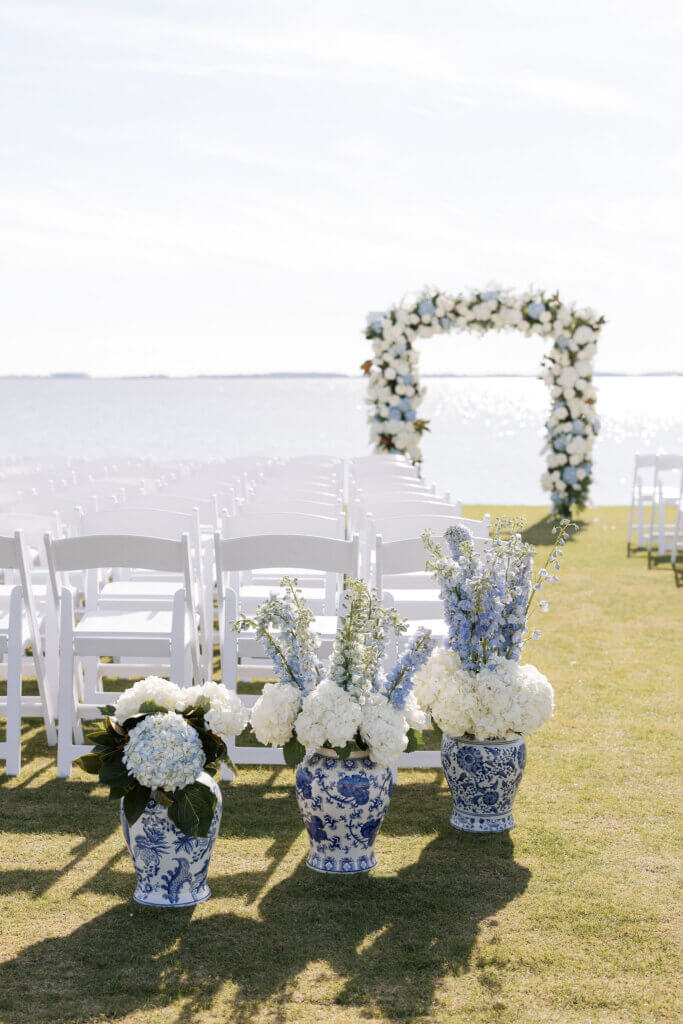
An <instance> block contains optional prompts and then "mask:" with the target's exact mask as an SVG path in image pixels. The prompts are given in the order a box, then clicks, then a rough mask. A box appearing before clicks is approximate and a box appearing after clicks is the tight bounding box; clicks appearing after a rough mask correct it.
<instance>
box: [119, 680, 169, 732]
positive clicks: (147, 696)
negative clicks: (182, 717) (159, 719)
mask: <svg viewBox="0 0 683 1024" xmlns="http://www.w3.org/2000/svg"><path fill="white" fill-rule="evenodd" d="M147 701H154V703H155V704H158V705H159V706H160V707H162V708H168V709H169V711H181V710H182V708H184V707H185V698H184V696H183V691H182V690H181V688H180V687H179V686H176V684H175V683H171V682H170V681H169V680H168V679H161V678H160V677H159V676H148V677H147V678H146V679H140V680H138V682H137V683H134V684H133V685H132V686H131V687H129V688H128V689H127V690H125V691H124V692H123V693H122V694H121V696H120V697H119V698H118V699H117V701H116V703H115V705H114V707H115V708H116V710H115V712H114V715H113V717H114V718H115V719H116V721H117V722H119V723H123V722H125V721H126V719H127V718H131V716H132V715H137V714H138V712H139V710H140V707H141V705H142V704H145V703H147Z"/></svg>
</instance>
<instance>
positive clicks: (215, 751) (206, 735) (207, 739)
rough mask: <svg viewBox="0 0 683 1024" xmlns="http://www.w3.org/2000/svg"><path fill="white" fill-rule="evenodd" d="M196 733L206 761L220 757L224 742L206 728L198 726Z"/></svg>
mask: <svg viewBox="0 0 683 1024" xmlns="http://www.w3.org/2000/svg"><path fill="white" fill-rule="evenodd" d="M197 735H198V736H199V739H200V740H201V744H202V750H203V751H204V757H205V758H206V760H207V761H217V760H220V757H221V748H223V749H225V744H224V743H223V741H222V740H220V739H219V738H218V736H214V734H213V733H211V732H209V731H208V729H203V728H198V729H197Z"/></svg>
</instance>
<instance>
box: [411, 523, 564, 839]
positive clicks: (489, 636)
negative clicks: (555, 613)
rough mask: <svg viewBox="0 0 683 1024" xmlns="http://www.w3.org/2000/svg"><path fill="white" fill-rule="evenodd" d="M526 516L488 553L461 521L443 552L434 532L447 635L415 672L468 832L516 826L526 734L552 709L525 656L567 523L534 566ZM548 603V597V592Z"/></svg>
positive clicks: (455, 820)
mask: <svg viewBox="0 0 683 1024" xmlns="http://www.w3.org/2000/svg"><path fill="white" fill-rule="evenodd" d="M522 526H523V522H522V521H521V520H515V519H511V518H507V517H504V518H501V519H499V520H498V521H497V522H496V525H495V528H494V532H493V537H492V539H491V541H490V542H489V543H488V544H487V545H486V547H485V548H484V550H483V552H482V553H481V554H478V553H477V552H476V551H475V548H474V544H473V541H472V536H471V534H470V533H469V531H468V530H467V529H466V528H465V527H464V526H460V525H456V526H452V527H450V528H449V529H448V530H447V531H446V534H445V540H446V542H447V545H448V551H447V552H444V551H443V550H442V549H441V547H440V546H439V545H438V544H437V543H435V542H434V540H433V538H432V537H431V536H430V535H429V534H428V533H427V534H425V545H426V546H427V548H428V550H429V552H430V556H431V557H430V559H429V561H428V562H427V568H428V569H429V570H430V571H431V572H432V574H433V575H434V577H435V579H436V580H437V581H438V583H439V585H440V588H441V591H440V592H441V597H442V599H443V601H444V609H445V620H446V624H447V627H448V639H447V642H446V645H445V646H444V647H440V648H438V649H437V650H435V651H434V652H433V653H432V655H431V656H430V658H429V660H428V661H427V663H426V664H425V665H424V666H423V667H422V668H421V669H420V670H419V671H418V672H417V673H416V675H415V679H414V694H415V697H416V698H417V701H418V703H419V705H420V706H421V707H422V708H423V710H425V711H428V712H429V713H430V714H431V716H432V720H433V722H434V724H435V725H436V726H437V728H438V729H439V730H441V732H442V733H443V738H442V747H441V753H442V763H443V767H444V772H445V774H446V778H447V779H448V782H449V785H450V787H451V791H452V794H453V805H454V806H453V816H452V818H451V824H453V825H454V826H455V827H457V828H461V829H464V830H466V831H478V832H486V831H488V832H492V831H502V830H504V829H507V828H511V827H512V826H513V825H514V819H513V815H512V802H513V800H514V797H515V793H516V791H517V788H518V786H519V783H520V781H521V778H522V772H523V770H524V765H525V763H526V747H525V743H524V737H527V736H529V735H530V734H531V733H533V732H535V731H536V729H538V728H540V727H541V726H542V725H543V724H544V723H545V722H547V721H548V720H549V719H550V717H551V716H552V713H553V691H552V687H551V685H550V683H549V682H548V680H547V679H546V677H545V676H544V675H542V673H541V672H539V671H538V669H537V668H535V667H534V666H533V665H529V664H525V665H522V664H521V663H520V661H521V657H522V652H523V650H524V647H525V645H526V643H527V641H529V640H532V639H533V640H536V639H538V638H539V637H540V631H539V630H530V628H529V625H528V623H529V617H530V615H531V612H532V610H533V607H534V601H535V599H536V598H537V597H538V596H539V595H540V593H541V592H542V591H543V589H544V588H545V587H546V586H547V585H550V584H553V583H557V582H558V579H559V577H558V573H559V570H560V565H561V559H562V555H563V551H564V547H565V544H566V540H567V535H568V531H569V530H570V529H572V528H575V527H573V524H572V523H570V522H569V520H562V522H561V523H560V525H559V526H558V527H557V528H556V537H555V543H554V545H553V547H552V549H551V551H550V554H549V555H548V558H547V560H546V563H545V565H544V566H543V567H542V568H541V569H540V570H539V571H538V573H537V574H536V575H534V573H533V557H534V553H535V549H534V548H533V547H532V546H531V545H530V544H526V543H525V542H524V541H523V540H522V537H521V533H520V530H521V528H522ZM538 607H539V610H540V611H541V612H544V611H547V609H548V604H547V601H545V600H540V599H539V605H538Z"/></svg>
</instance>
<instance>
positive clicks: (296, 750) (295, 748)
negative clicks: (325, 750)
mask: <svg viewBox="0 0 683 1024" xmlns="http://www.w3.org/2000/svg"><path fill="white" fill-rule="evenodd" d="M282 753H283V754H284V755H285V764H288V765H289V767H290V768H296V766H297V765H298V764H300V763H301V762H302V761H303V759H304V757H305V756H306V748H305V746H304V745H303V743H299V741H298V739H297V738H296V736H292V738H291V739H289V740H287V742H286V743H285V745H284V747H283V748H282Z"/></svg>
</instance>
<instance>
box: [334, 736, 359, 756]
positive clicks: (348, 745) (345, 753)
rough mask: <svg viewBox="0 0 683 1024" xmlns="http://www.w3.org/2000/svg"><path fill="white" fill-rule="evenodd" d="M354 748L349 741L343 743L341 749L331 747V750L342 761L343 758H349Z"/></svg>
mask: <svg viewBox="0 0 683 1024" xmlns="http://www.w3.org/2000/svg"><path fill="white" fill-rule="evenodd" d="M354 746H355V744H354V742H353V740H349V742H348V743H345V744H344V746H343V747H333V748H332V749H333V750H334V751H335V753H336V754H337V755H338V756H339V757H340V758H341V759H342V760H344V758H347V757H348V756H349V754H350V753H351V751H352V750H353V748H354Z"/></svg>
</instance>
